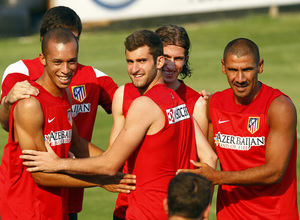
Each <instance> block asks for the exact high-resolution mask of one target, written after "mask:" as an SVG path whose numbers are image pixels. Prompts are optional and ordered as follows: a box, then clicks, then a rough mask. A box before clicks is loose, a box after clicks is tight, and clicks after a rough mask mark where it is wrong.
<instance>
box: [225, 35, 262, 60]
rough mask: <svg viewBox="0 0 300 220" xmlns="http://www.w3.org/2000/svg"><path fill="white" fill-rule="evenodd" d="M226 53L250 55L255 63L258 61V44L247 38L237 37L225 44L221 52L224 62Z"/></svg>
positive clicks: (240, 55)
mask: <svg viewBox="0 0 300 220" xmlns="http://www.w3.org/2000/svg"><path fill="white" fill-rule="evenodd" d="M228 54H234V55H236V56H238V57H242V56H246V55H252V56H253V58H254V61H255V62H256V64H257V65H258V63H259V61H260V55H259V49H258V46H257V45H256V44H255V43H254V42H253V41H251V40H249V39H247V38H237V39H234V40H232V41H230V42H229V43H228V44H227V46H226V47H225V49H224V53H223V60H224V62H226V57H227V56H228Z"/></svg>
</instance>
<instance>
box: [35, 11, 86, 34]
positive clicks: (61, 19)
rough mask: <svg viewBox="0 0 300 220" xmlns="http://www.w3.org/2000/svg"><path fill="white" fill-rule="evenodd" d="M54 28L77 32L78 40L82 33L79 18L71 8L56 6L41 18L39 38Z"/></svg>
mask: <svg viewBox="0 0 300 220" xmlns="http://www.w3.org/2000/svg"><path fill="white" fill-rule="evenodd" d="M56 27H64V28H67V29H69V30H71V31H76V32H78V38H79V36H80V34H81V31H82V23H81V20H80V17H79V16H78V15H77V14H76V12H75V11H73V10H72V9H71V8H68V7H65V6H57V7H53V8H50V9H49V10H48V11H46V13H45V14H44V16H43V18H42V23H41V28H40V36H41V37H43V36H44V35H45V33H46V32H48V31H49V30H51V29H52V28H56Z"/></svg>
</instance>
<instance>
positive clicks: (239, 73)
mask: <svg viewBox="0 0 300 220" xmlns="http://www.w3.org/2000/svg"><path fill="white" fill-rule="evenodd" d="M225 60H226V61H224V60H222V61H221V62H222V72H223V73H224V74H226V76H227V80H228V83H229V85H230V87H231V88H232V89H233V92H234V96H235V101H236V103H237V104H241V105H245V104H249V103H250V102H252V100H253V99H254V98H255V97H256V95H257V94H258V92H259V90H260V87H261V83H260V82H258V74H259V73H262V72H263V64H264V61H263V59H260V61H259V63H258V64H257V63H256V62H255V60H254V57H253V55H250V54H248V55H244V56H237V55H235V54H231V53H229V54H227V56H226V59H225Z"/></svg>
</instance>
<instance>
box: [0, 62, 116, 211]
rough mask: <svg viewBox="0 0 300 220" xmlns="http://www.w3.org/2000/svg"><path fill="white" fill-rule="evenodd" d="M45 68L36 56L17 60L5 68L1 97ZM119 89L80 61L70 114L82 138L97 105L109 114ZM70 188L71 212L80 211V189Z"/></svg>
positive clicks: (88, 135)
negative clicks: (114, 96)
mask: <svg viewBox="0 0 300 220" xmlns="http://www.w3.org/2000/svg"><path fill="white" fill-rule="evenodd" d="M43 71H44V66H43V65H42V63H41V62H40V60H39V58H36V59H33V60H19V61H18V62H16V63H13V64H11V65H10V66H8V67H7V69H6V70H5V72H4V75H3V79H2V85H1V99H2V98H3V97H4V96H6V95H7V93H8V92H9V91H10V90H11V88H12V87H13V86H14V85H15V83H17V82H20V81H24V80H28V81H34V80H37V79H38V78H39V77H40V76H41V75H42V74H43ZM117 88H118V86H117V84H116V83H114V81H113V80H112V78H111V77H109V76H107V75H106V74H104V73H103V72H101V71H99V70H97V69H95V68H93V67H91V66H84V65H81V64H78V65H77V70H76V73H75V75H74V77H73V79H72V81H71V84H70V86H69V89H70V91H71V93H72V99H73V103H72V114H73V119H74V121H75V124H76V126H77V129H78V133H79V135H80V136H81V137H83V138H84V139H86V140H88V141H91V138H92V133H93V128H94V122H95V118H96V113H97V109H98V105H101V106H102V107H103V108H104V109H105V111H106V112H107V113H109V114H110V113H111V104H112V99H113V95H114V93H115V91H116V89H117ZM69 190H70V193H69V195H70V199H69V203H70V205H69V210H70V213H77V212H80V211H81V209H82V199H83V189H80V188H76V189H75V188H72V189H69Z"/></svg>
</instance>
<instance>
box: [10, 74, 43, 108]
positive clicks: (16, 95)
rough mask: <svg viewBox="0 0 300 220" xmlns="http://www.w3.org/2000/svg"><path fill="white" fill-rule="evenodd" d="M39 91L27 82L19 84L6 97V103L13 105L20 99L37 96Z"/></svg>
mask: <svg viewBox="0 0 300 220" xmlns="http://www.w3.org/2000/svg"><path fill="white" fill-rule="evenodd" d="M38 94H39V90H38V89H37V88H35V87H34V86H32V85H31V84H30V83H29V82H28V81H27V80H25V81H22V82H17V83H16V84H15V85H14V86H13V87H12V89H11V90H10V91H9V93H8V94H7V95H6V97H5V100H4V103H5V104H9V105H12V104H14V103H15V102H16V101H18V100H20V99H25V98H29V97H30V95H34V96H37V95H38Z"/></svg>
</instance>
